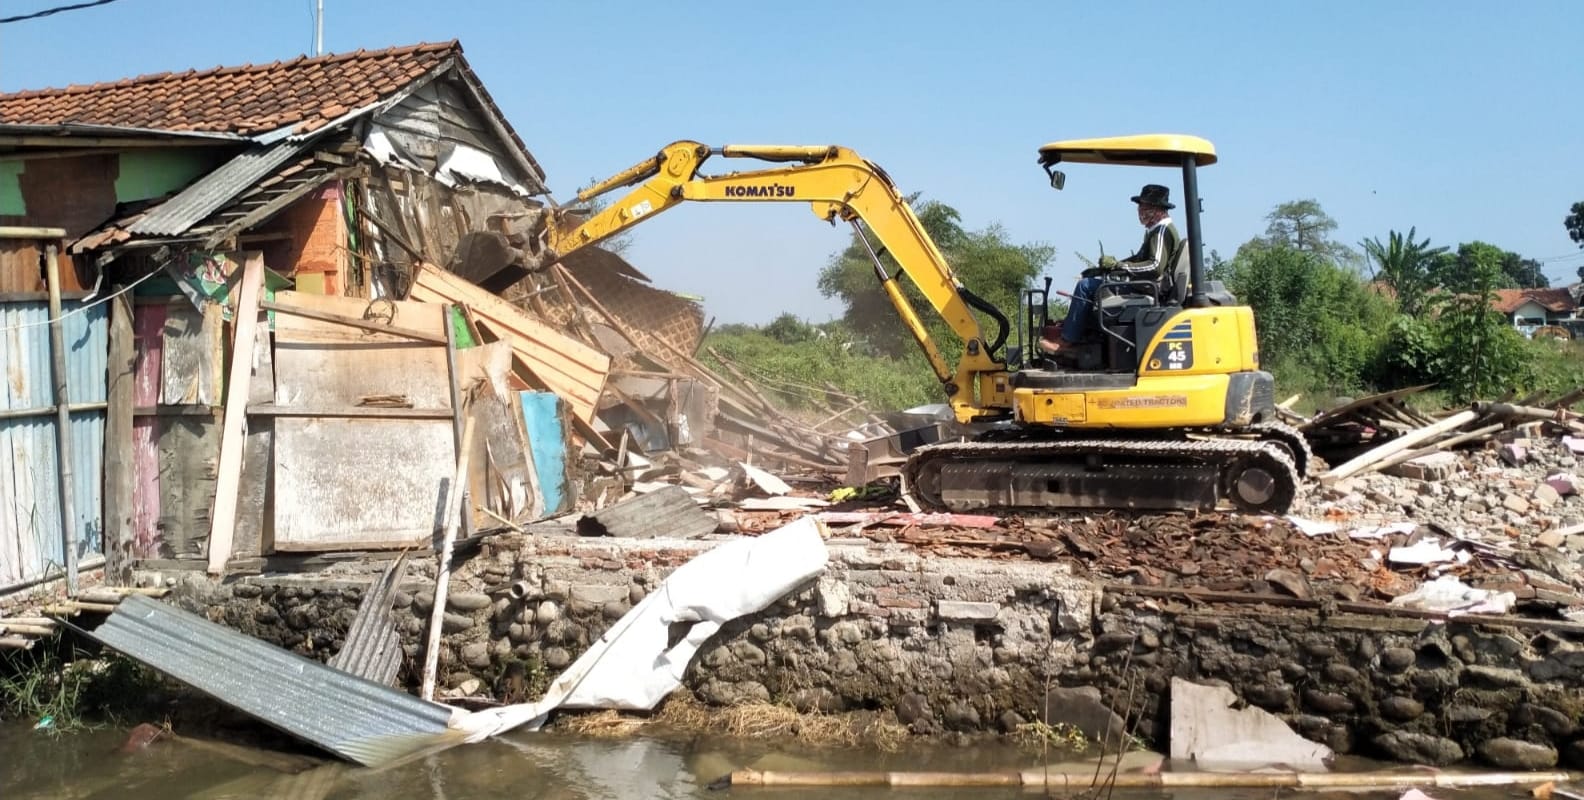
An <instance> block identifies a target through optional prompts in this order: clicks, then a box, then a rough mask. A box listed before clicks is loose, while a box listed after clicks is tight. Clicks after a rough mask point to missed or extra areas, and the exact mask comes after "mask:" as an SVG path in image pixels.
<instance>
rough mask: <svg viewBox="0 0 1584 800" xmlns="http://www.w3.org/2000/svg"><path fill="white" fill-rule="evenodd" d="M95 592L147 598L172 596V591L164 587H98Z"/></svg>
mask: <svg viewBox="0 0 1584 800" xmlns="http://www.w3.org/2000/svg"><path fill="white" fill-rule="evenodd" d="M94 591H95V592H108V593H110V594H119V595H123V596H124V595H129V594H141V595H143V596H145V597H164V596H165V595H167V594H170V589H167V588H165V587H163V586H98V587H95V588H94Z"/></svg>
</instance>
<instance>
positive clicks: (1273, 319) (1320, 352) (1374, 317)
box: [1221, 240, 1393, 388]
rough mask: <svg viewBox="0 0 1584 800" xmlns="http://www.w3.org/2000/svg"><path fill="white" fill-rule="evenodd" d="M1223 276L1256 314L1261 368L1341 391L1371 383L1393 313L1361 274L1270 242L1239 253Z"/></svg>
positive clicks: (1249, 246)
mask: <svg viewBox="0 0 1584 800" xmlns="http://www.w3.org/2000/svg"><path fill="white" fill-rule="evenodd" d="M1221 271H1222V274H1224V275H1225V276H1226V277H1225V278H1224V280H1226V282H1227V288H1228V289H1230V290H1231V291H1232V292H1233V294H1235V295H1236V296H1237V297H1238V299H1239V300H1240V301H1241V302H1243V303H1246V304H1247V305H1248V306H1249V307H1251V308H1253V309H1254V319H1255V323H1256V324H1255V329H1256V331H1257V332H1258V335H1259V350H1260V361H1261V363H1263V364H1265V365H1267V366H1268V367H1269V368H1271V369H1276V368H1277V367H1278V365H1280V366H1285V367H1289V368H1290V367H1297V368H1299V369H1302V370H1303V371H1306V372H1308V373H1310V374H1312V375H1315V376H1318V377H1320V378H1321V379H1323V380H1324V381H1325V382H1327V383H1328V384H1329V385H1331V386H1334V387H1347V388H1351V387H1358V386H1362V385H1363V384H1365V383H1367V382H1368V380H1369V378H1370V376H1371V372H1372V370H1373V369H1374V364H1375V361H1376V357H1377V354H1378V352H1379V340H1380V335H1381V333H1380V332H1381V331H1383V330H1384V329H1385V328H1386V327H1387V325H1388V324H1389V321H1390V319H1391V317H1392V313H1393V312H1392V308H1391V304H1390V302H1388V301H1387V300H1386V299H1385V298H1383V297H1381V296H1380V295H1379V294H1377V293H1375V292H1373V291H1371V290H1370V289H1369V288H1368V287H1366V286H1365V284H1364V282H1363V281H1362V280H1360V279H1359V277H1358V275H1356V274H1354V273H1353V272H1352V271H1350V270H1347V269H1344V268H1342V267H1340V266H1337V265H1336V264H1334V263H1331V262H1330V261H1328V260H1327V259H1325V258H1324V257H1322V256H1321V255H1319V254H1317V253H1315V252H1311V251H1306V250H1298V249H1296V248H1293V247H1289V246H1287V245H1285V244H1278V245H1272V244H1270V243H1269V241H1266V240H1255V241H1253V242H1250V243H1248V244H1245V246H1243V247H1241V248H1239V249H1238V254H1237V255H1236V256H1234V257H1233V258H1232V260H1231V261H1230V262H1226V263H1225V264H1224V265H1223V269H1222V270H1221Z"/></svg>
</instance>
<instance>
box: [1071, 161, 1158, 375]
mask: <svg viewBox="0 0 1584 800" xmlns="http://www.w3.org/2000/svg"><path fill="white" fill-rule="evenodd" d="M1132 200H1133V203H1134V204H1135V205H1137V206H1138V220H1139V224H1140V225H1143V226H1144V243H1143V244H1142V245H1140V246H1139V250H1138V252H1137V253H1134V254H1133V255H1131V256H1128V257H1127V258H1124V259H1122V260H1120V261H1118V260H1117V259H1114V258H1112V257H1110V256H1101V257H1100V263H1099V264H1097V265H1096V266H1093V267H1090V268H1089V269H1086V270H1084V271H1083V276H1082V278H1080V280H1079V281H1078V285H1077V286H1075V287H1073V293H1072V304H1071V305H1069V306H1068V307H1067V318H1066V320H1065V321H1063V322H1062V324H1061V335H1060V336H1059V337H1043V338H1041V339H1040V349H1041V350H1043V351H1045V352H1046V353H1050V354H1052V355H1055V354H1057V353H1060V352H1061V351H1062V350H1063V349H1064V348H1067V347H1072V346H1074V345H1076V344H1078V343H1079V342H1081V341H1083V337H1084V334H1086V333H1088V332H1089V324H1090V317H1091V315H1092V314H1093V312H1094V302H1095V294H1096V292H1097V291H1098V290H1099V288H1100V284H1101V283H1102V282H1103V281H1104V280H1105V278H1103V277H1102V276H1104V275H1106V274H1107V273H1115V272H1121V273H1123V275H1120V276H1117V277H1116V278H1114V280H1129V281H1152V282H1154V283H1155V284H1156V291H1157V294H1158V293H1159V284H1160V279H1161V276H1162V274H1164V273H1165V272H1166V270H1167V269H1169V268H1170V264H1169V263H1168V262H1170V261H1171V256H1172V253H1175V252H1177V244H1178V243H1179V242H1181V241H1182V236H1181V235H1180V234H1178V233H1177V226H1176V225H1175V224H1173V223H1172V219H1171V217H1170V216H1169V215H1168V212H1170V211H1171V210H1172V209H1174V208H1176V207H1177V206H1175V205H1173V204H1172V202H1171V190H1170V189H1168V188H1166V187H1165V186H1161V185H1159V184H1154V183H1151V184H1147V185H1145V186H1144V188H1143V189H1140V190H1139V193H1138V194H1136V195H1134V196H1133V198H1132Z"/></svg>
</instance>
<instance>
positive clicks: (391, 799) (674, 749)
mask: <svg viewBox="0 0 1584 800" xmlns="http://www.w3.org/2000/svg"><path fill="white" fill-rule="evenodd" d="M125 738H126V733H125V731H124V730H107V731H102V732H97V733H89V734H80V735H72V736H60V737H48V736H43V735H40V734H38V733H35V732H33V731H31V730H28V729H27V728H26V727H16V726H9V727H4V728H0V797H4V798H6V800H21V798H105V799H106V800H112V799H113V800H141V799H142V798H151V799H152V798H158V799H159V800H168V798H181V797H190V798H205V799H207V800H230V799H231V798H238V799H240V798H261V797H268V798H287V799H288V800H337V799H338V798H376V799H377V800H418V798H423V800H465V799H466V798H516V799H518V800H541V799H542V800H584V799H585V798H586V799H587V800H606V799H609V800H648V799H649V798H658V799H659V800H683V799H684V798H714V799H715V800H724V798H727V797H733V798H753V799H754V800H760V799H761V798H762V800H793V799H794V798H798V799H802V798H810V799H814V798H817V800H879V798H885V799H886V800H904V799H905V798H930V799H931V800H933V798H942V799H944V798H949V797H973V798H984V800H999V799H1000V798H1024V797H1031V796H1037V795H1036V794H1035V793H1023V792H1020V791H1017V790H995V789H991V790H968V789H937V790H913V789H908V790H901V789H896V790H892V789H849V790H829V789H752V788H738V789H735V790H731V791H729V792H722V791H715V790H710V789H709V788H708V785H709V783H710V782H711V781H714V780H715V779H717V778H719V777H720V776H722V775H724V774H726V773H728V772H730V771H731V770H732V769H734V768H737V767H744V766H752V767H758V768H761V769H780V770H823V769H865V770H868V769H895V770H932V771H935V770H944V771H973V770H990V769H1008V768H1019V769H1021V768H1028V767H1031V766H1034V765H1035V764H1038V763H1039V757H1038V755H1037V754H1032V753H1029V752H1026V751H1019V750H1015V749H1013V748H1010V747H987V748H930V747H913V748H910V749H907V750H904V751H902V752H898V753H877V752H865V751H862V750H839V751H833V750H830V749H811V748H807V747H798V746H790V745H786V744H780V745H771V744H769V743H760V742H741V741H727V740H711V739H708V738H696V737H695V738H685V739H684V738H674V739H673V738H652V737H639V738H630V739H622V740H614V741H613V740H593V739H582V738H571V737H567V736H562V735H556V734H532V733H524V734H517V735H513V736H510V737H507V738H504V739H502V740H498V741H491V742H486V743H483V744H478V745H471V746H465V747H458V748H454V749H452V750H449V751H446V752H444V753H441V754H439V755H435V756H430V757H427V758H424V759H421V760H418V761H413V762H410V763H407V764H403V765H400V766H397V767H394V768H390V769H386V770H380V771H375V770H366V769H356V768H351V767H347V766H344V765H342V764H339V763H330V764H325V765H323V766H319V767H315V768H312V769H308V770H306V771H303V772H300V773H298V774H295V775H287V774H283V773H281V772H280V771H278V770H277V769H275V768H273V767H272V766H269V765H263V764H257V763H245V762H244V761H242V760H237V756H238V755H246V754H239V753H231V754H223V755H222V754H217V753H216V752H214V751H213V750H212V749H203V748H200V747H198V746H196V745H192V744H187V743H184V742H180V741H176V742H169V741H162V742H156V743H155V744H153V745H151V746H149V747H147V748H146V749H143V750H141V751H138V752H135V753H131V754H124V753H119V752H117V749H118V748H119V747H120V746H121V744H122V742H123V741H124V740H125ZM258 755H260V753H259V751H254V752H253V753H252V756H250V757H256V756H258ZM264 755H269V756H270V757H271V758H276V759H281V758H284V759H288V760H290V759H297V760H298V761H299V762H300V759H301V755H296V756H293V755H290V754H287V755H284V756H282V755H278V754H264ZM280 766H290V764H282V765H280ZM1276 796H1280V797H1295V796H1297V797H1306V798H1326V797H1335V798H1344V797H1345V798H1357V799H1358V800H1374V798H1395V797H1397V794H1396V793H1390V794H1321V793H1313V794H1302V793H1299V794H1294V793H1292V792H1282V793H1281V794H1280V795H1278V794H1276V793H1275V792H1273V791H1271V790H1260V791H1233V790H1213V791H1194V792H1190V791H1176V792H1170V793H1159V792H1123V791H1117V792H1116V793H1115V794H1114V795H1113V797H1115V798H1118V800H1144V798H1151V799H1152V800H1153V799H1154V798H1167V797H1170V798H1174V799H1175V800H1210V798H1227V799H1228V800H1270V798H1272V797H1276ZM1437 796H1438V797H1442V798H1460V799H1461V800H1495V798H1508V797H1520V796H1527V795H1524V794H1522V793H1520V792H1517V791H1500V790H1497V791H1493V790H1484V791H1482V792H1450V791H1440V792H1438V793H1437Z"/></svg>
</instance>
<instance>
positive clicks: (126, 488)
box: [104, 293, 137, 584]
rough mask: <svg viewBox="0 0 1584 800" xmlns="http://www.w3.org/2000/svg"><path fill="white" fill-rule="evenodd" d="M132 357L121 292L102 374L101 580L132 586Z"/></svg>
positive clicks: (113, 306) (126, 300)
mask: <svg viewBox="0 0 1584 800" xmlns="http://www.w3.org/2000/svg"><path fill="white" fill-rule="evenodd" d="M136 358H137V353H136V348H135V346H134V342H133V334H132V296H131V295H130V294H127V293H122V294H118V295H116V296H115V297H113V298H111V300H110V355H109V360H108V363H107V365H106V369H105V373H106V374H105V378H106V380H107V382H108V384H109V386H108V389H109V392H108V395H107V396H108V398H109V402H108V404H107V406H108V407H107V408H106V411H105V441H104V554H105V578H106V579H108V580H110V581H112V582H115V583H123V584H126V583H131V582H132V559H133V558H134V554H133V552H132V547H133V538H134V531H133V527H132V508H133V504H134V500H133V495H134V491H133V475H132V472H133V468H132V423H133V419H134V417H133V408H132V401H133V389H132V384H133V382H134V376H133V369H134V365H135V363H136Z"/></svg>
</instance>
